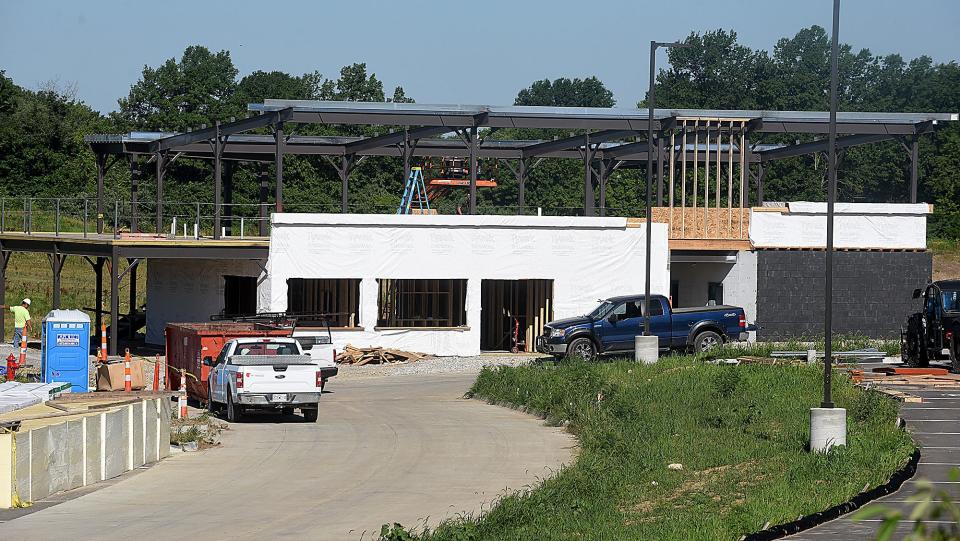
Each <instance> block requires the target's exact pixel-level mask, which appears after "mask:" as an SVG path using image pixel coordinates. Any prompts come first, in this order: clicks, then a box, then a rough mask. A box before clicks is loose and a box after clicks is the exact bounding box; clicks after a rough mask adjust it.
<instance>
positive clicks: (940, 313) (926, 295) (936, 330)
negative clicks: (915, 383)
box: [900, 280, 960, 372]
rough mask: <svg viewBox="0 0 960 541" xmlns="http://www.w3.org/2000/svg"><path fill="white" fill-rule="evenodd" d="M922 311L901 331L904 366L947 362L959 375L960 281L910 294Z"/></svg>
mask: <svg viewBox="0 0 960 541" xmlns="http://www.w3.org/2000/svg"><path fill="white" fill-rule="evenodd" d="M913 298H914V299H921V301H922V303H923V305H922V310H921V311H920V312H917V313H915V314H911V315H910V317H908V318H907V325H906V328H902V329H900V356H901V358H902V359H903V362H904V364H906V365H907V366H929V365H930V361H936V360H949V361H950V364H951V365H952V367H953V371H954V372H960V349H958V348H960V280H940V281H937V282H932V283H930V284H929V285H927V287H925V288H923V289H915V290H914V291H913Z"/></svg>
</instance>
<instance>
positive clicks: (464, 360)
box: [333, 353, 550, 382]
mask: <svg viewBox="0 0 960 541" xmlns="http://www.w3.org/2000/svg"><path fill="white" fill-rule="evenodd" d="M544 358H547V359H549V358H550V357H549V356H543V355H522V354H519V355H511V354H490V353H487V354H483V355H477V356H475V357H433V358H429V359H422V360H419V361H416V362H413V363H405V364H399V363H398V364H385V365H379V364H367V365H363V366H353V365H349V364H341V365H340V373H339V374H337V377H336V378H334V379H333V382H336V381H337V380H343V379H362V378H378V377H385V376H407V375H419V374H444V373H461V374H462V373H478V372H480V369H481V368H483V367H485V366H501V365H503V366H520V365H522V364H527V363H530V362H533V361H536V360H538V359H544Z"/></svg>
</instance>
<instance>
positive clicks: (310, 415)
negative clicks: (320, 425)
mask: <svg viewBox="0 0 960 541" xmlns="http://www.w3.org/2000/svg"><path fill="white" fill-rule="evenodd" d="M301 411H303V420H304V421H306V422H308V423H315V422H317V418H318V417H320V408H319V407H317V408H311V409H304V410H301Z"/></svg>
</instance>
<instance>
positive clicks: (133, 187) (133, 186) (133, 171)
mask: <svg viewBox="0 0 960 541" xmlns="http://www.w3.org/2000/svg"><path fill="white" fill-rule="evenodd" d="M129 159H130V232H131V233H136V232H137V231H139V228H138V227H137V190H138V189H139V186H138V184H139V181H140V170H139V169H138V168H137V155H136V154H130V156H129Z"/></svg>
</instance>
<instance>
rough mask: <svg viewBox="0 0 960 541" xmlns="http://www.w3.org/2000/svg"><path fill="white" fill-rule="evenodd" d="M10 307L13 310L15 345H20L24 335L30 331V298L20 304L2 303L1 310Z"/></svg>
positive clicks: (17, 346) (16, 346) (15, 346)
mask: <svg viewBox="0 0 960 541" xmlns="http://www.w3.org/2000/svg"><path fill="white" fill-rule="evenodd" d="M7 308H9V309H10V311H11V312H13V347H14V349H16V348H19V347H20V342H21V340H23V337H24V336H28V335H29V332H30V310H28V309H29V308H30V299H29V298H27V299H23V300H22V301H20V305H19V306H7V305H6V304H0V310H5V309H7Z"/></svg>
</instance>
